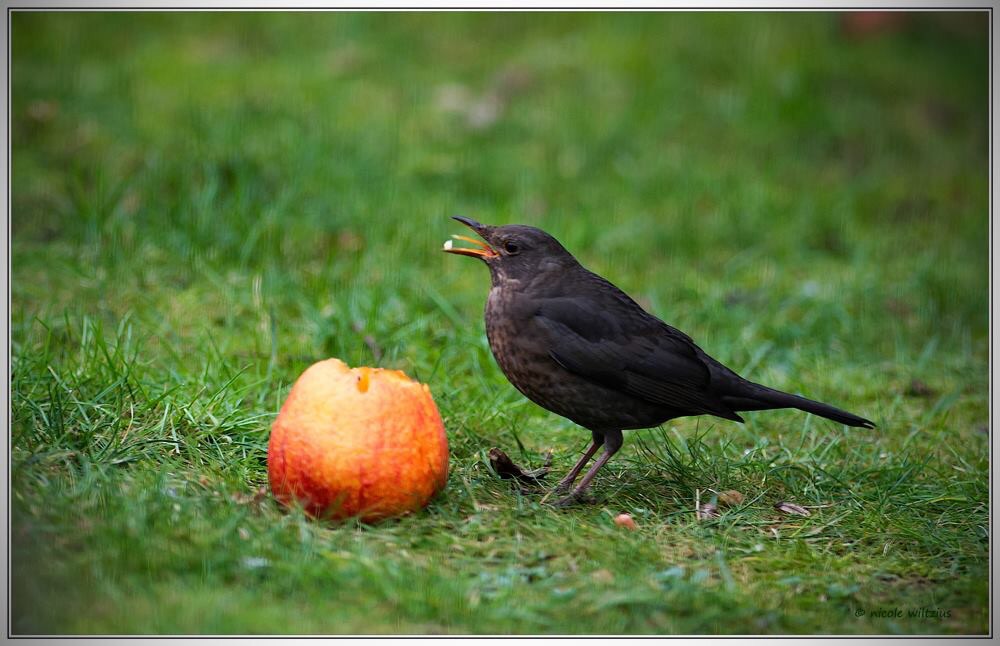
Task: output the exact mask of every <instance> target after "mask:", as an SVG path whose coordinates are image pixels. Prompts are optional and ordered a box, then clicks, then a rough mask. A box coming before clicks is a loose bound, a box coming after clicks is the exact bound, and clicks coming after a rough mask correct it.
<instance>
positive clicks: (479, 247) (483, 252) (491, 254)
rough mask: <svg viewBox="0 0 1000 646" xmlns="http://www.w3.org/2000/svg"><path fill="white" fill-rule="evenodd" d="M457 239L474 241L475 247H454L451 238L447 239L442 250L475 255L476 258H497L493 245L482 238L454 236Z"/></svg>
mask: <svg viewBox="0 0 1000 646" xmlns="http://www.w3.org/2000/svg"><path fill="white" fill-rule="evenodd" d="M452 238H454V239H455V240H462V241H464V242H469V243H472V244H474V245H476V246H475V248H469V247H454V246H452V245H453V243H452V241H451V240H445V242H444V248H443V249H442V251H444V252H446V253H454V254H458V255H460V256H474V257H476V258H496V257H497V256H498V255H500V254H498V253H497V252H496V251H495V250H494V249H493V247H491V246H489V245H488V244H486V243H485V242H483V241H481V240H476V239H475V238H470V237H469V236H458V235H454V236H452Z"/></svg>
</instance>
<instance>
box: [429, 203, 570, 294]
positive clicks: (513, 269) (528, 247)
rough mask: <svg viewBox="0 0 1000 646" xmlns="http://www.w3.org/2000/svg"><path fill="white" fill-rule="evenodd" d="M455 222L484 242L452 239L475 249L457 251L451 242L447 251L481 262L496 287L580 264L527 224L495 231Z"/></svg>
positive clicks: (469, 221)
mask: <svg viewBox="0 0 1000 646" xmlns="http://www.w3.org/2000/svg"><path fill="white" fill-rule="evenodd" d="M454 219H455V220H458V221H459V222H461V223H462V224H464V225H465V226H467V227H469V228H470V229H472V230H473V231H475V232H476V233H477V234H479V237H481V238H482V239H483V240H485V242H480V241H479V240H476V239H475V238H469V237H466V236H452V238H454V239H456V240H464V241H465V242H470V243H472V244H474V245H476V246H475V247H472V248H470V247H455V246H452V245H453V243H452V241H451V240H448V241H447V242H445V243H444V251H446V252H448V253H454V254H459V255H462V256H473V257H476V258H479V259H480V260H482V261H483V262H485V263H486V266H487V267H489V268H490V276H491V278H492V279H493V283H494V284H496V283H497V282H498V281H500V280H530V279H531V278H533V277H535V276H537V275H538V274H542V273H546V272H548V271H553V270H562V269H567V268H569V267H572V266H575V265H577V264H579V263H577V261H576V259H575V258H574V257H573V256H572V254H570V252H568V251H566V249H565V247H563V246H562V245H561V244H559V241H558V240H556V239H555V238H553V237H552V236H550V235H549V234H547V233H545V232H544V231H542V230H541V229H536V228H535V227H529V226H527V225H524V224H507V225H504V226H498V227H496V226H490V225H488V224H480V223H479V222H476V221H475V220H473V219H471V218H465V217H461V216H455V217H454Z"/></svg>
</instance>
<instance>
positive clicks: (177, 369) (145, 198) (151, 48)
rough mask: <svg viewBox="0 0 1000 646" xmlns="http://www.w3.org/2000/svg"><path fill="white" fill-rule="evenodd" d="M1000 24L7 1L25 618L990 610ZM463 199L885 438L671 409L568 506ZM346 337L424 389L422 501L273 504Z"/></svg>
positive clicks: (796, 418)
mask: <svg viewBox="0 0 1000 646" xmlns="http://www.w3.org/2000/svg"><path fill="white" fill-rule="evenodd" d="M988 16H989V14H987V13H985V12H980V13H961V12H950V13H937V14H931V13H927V14H893V15H892V16H889V17H886V16H884V15H881V16H880V15H874V17H873V14H867V15H862V16H860V17H859V16H858V15H844V14H827V13H813V12H805V13H673V12H668V13H604V14H595V13H585V12H581V13H433V12H432V13H182V12H178V13H101V12H94V13H64V12H44V13H42V12H38V13H35V12H23V11H16V12H14V13H13V14H12V17H11V52H12V60H11V74H12V77H11V87H12V97H11V111H12V112H11V125H12V168H11V179H12V194H11V204H12V211H11V220H12V221H11V225H12V231H13V240H12V245H11V255H12V268H13V276H12V285H11V289H12V321H11V335H12V341H13V368H12V375H11V379H12V400H11V408H12V422H13V424H12V464H11V468H12V482H11V484H12V505H13V510H12V511H13V516H12V521H13V528H12V529H13V532H12V534H13V537H14V544H13V564H14V572H13V575H14V587H13V593H14V596H13V611H12V620H13V631H14V632H15V633H39V632H40V633H61V632H82V633H86V632H98V633H164V632H165V633H197V632H213V633H232V632H236V633H243V632H264V633H289V632H290V633H303V632H327V633H338V632H366V633H367V632H381V633H397V632H416V633H424V632H456V633H508V632H514V633H569V632H590V633H609V632H610V633H618V632H628V633H633V632H634V633H640V632H647V633H674V632H681V633H715V632H719V633H748V632H750V633H756V632H796V633H812V632H846V633H887V632H888V633H895V632H900V633H922V632H923V633H928V632H930V633H942V632H948V633H950V632H973V633H976V632H978V633H981V632H985V631H986V628H987V623H986V620H987V616H988V615H987V607H986V604H987V572H986V567H987V556H988V538H989V537H988V533H987V528H986V526H987V522H988V490H987V485H988V462H987V458H988V456H987V450H988V435H987V434H988V429H987V428H986V425H987V423H988V411H987V383H988V382H987V365H988V336H987V335H988V302H989V299H988V278H987V269H988V237H987V233H988V218H989V212H988V206H989V201H988V197H989V196H988V186H989V184H988V182H989V175H988V164H989V157H988V126H989V113H988V106H989V102H988V100H989V78H988V72H989V60H988V55H989V41H988V22H987V20H988ZM454 214H463V215H468V216H471V217H474V218H476V219H478V220H480V221H483V222H487V223H492V224H500V223H511V222H519V223H526V224H533V225H536V226H540V227H542V228H544V229H546V230H547V231H549V232H550V233H552V234H553V235H555V236H556V237H557V238H559V239H560V240H561V241H562V242H563V244H564V245H565V246H566V247H567V248H568V249H570V251H571V252H573V253H574V254H575V255H576V256H577V257H578V258H579V259H580V260H581V262H583V263H584V264H585V265H586V266H588V267H589V268H590V269H592V270H594V271H596V272H598V273H601V274H602V275H604V276H606V277H608V278H609V279H610V280H612V281H613V282H615V283H616V284H617V285H618V286H620V287H622V288H623V289H624V290H625V291H627V292H629V293H630V294H632V295H633V296H634V297H635V298H636V299H637V300H638V301H639V302H640V303H642V304H643V305H644V306H646V307H647V308H648V309H650V310H651V311H652V312H653V313H655V314H657V315H658V316H660V317H661V318H663V319H664V320H666V321H667V322H669V323H671V324H672V325H675V326H676V327H679V328H680V329H682V330H684V331H686V332H687V333H689V334H690V335H691V336H693V337H694V338H695V340H696V341H697V342H698V343H699V344H700V345H701V346H702V347H703V348H704V349H705V350H707V351H708V352H709V353H711V354H712V355H714V356H716V357H717V358H719V359H720V360H722V361H723V362H724V363H727V364H728V365H730V366H732V367H733V368H734V369H736V370H738V371H740V372H741V373H743V374H744V375H745V376H747V377H749V378H751V379H754V380H756V381H761V382H763V383H767V384H769V385H772V386H775V387H778V388H781V389H784V390H792V391H796V392H801V393H803V394H806V395H808V396H811V397H815V398H817V399H822V400H825V401H830V402H831V403H834V404H836V405H839V406H842V407H844V408H847V409H849V410H851V411H853V412H856V413H858V414H861V415H863V416H865V417H868V418H871V419H874V420H875V421H876V423H877V424H878V425H879V428H878V429H877V430H876V431H873V432H867V431H865V432H862V431H858V430H850V431H847V430H845V429H843V428H840V427H839V426H836V425H833V424H830V423H827V422H824V421H820V420H816V419H809V418H807V417H806V416H804V415H802V414H798V413H759V414H755V415H751V416H749V417H750V419H749V420H748V423H747V424H746V425H744V426H740V425H735V424H731V423H728V422H722V421H719V420H711V419H700V420H698V419H681V420H674V421H672V422H670V423H669V424H668V425H667V426H666V427H665V428H663V429H660V430H654V431H649V432H637V433H632V434H628V435H627V436H626V448H625V450H624V451H623V452H622V454H620V456H619V457H617V458H616V461H615V463H614V464H615V465H616V468H615V469H613V470H609V471H608V472H607V473H603V474H602V478H599V479H598V481H597V489H598V490H600V491H602V492H603V495H604V496H605V497H604V498H602V500H601V502H599V503H598V504H596V505H594V506H590V507H587V508H583V509H577V510H573V511H572V512H561V511H555V510H552V509H550V508H548V507H546V506H544V505H540V504H539V499H538V497H537V496H534V497H533V496H530V495H524V494H522V493H520V492H518V491H516V490H513V489H512V488H511V487H510V486H509V485H508V483H506V482H501V481H499V480H497V479H496V477H495V476H494V475H493V474H492V473H491V472H490V470H489V467H488V464H487V462H486V461H485V460H484V452H485V450H486V449H488V448H489V447H490V446H502V447H505V448H506V449H507V450H508V452H510V453H511V454H512V456H514V457H515V459H517V460H519V461H525V462H529V463H530V462H533V461H535V460H538V459H539V457H540V455H541V453H542V452H543V451H544V449H546V448H547V447H550V446H551V447H554V448H555V449H556V467H557V469H559V470H563V469H566V468H568V467H569V465H571V464H572V463H573V462H574V461H575V458H576V456H577V454H578V453H579V452H580V451H582V450H583V448H584V447H585V444H586V442H587V439H588V437H589V434H588V433H586V431H583V430H582V429H580V428H578V427H575V426H574V425H572V424H571V423H570V422H568V421H566V420H562V419H560V418H557V417H555V416H554V415H550V414H547V413H545V412H544V411H542V410H541V409H539V408H537V407H535V406H534V405H532V404H530V403H527V402H525V401H524V400H523V398H521V397H520V396H519V395H518V394H517V392H516V391H515V390H514V389H513V388H512V387H511V386H510V385H509V384H507V382H506V381H505V380H504V378H503V376H502V375H501V374H500V372H499V370H498V369H497V368H496V366H495V365H494V363H493V360H492V358H491V357H490V355H489V349H488V347H487V345H486V342H485V338H484V335H483V329H482V321H481V308H482V304H483V301H484V299H485V296H486V292H487V286H488V277H487V273H486V271H485V269H483V268H482V267H480V266H477V263H474V262H473V261H471V260H468V259H463V258H455V257H452V256H447V255H445V254H442V253H440V252H439V249H440V245H441V243H442V242H443V241H444V240H445V239H446V238H447V236H448V235H449V234H452V233H460V232H462V227H461V226H460V225H458V224H457V223H455V222H453V221H451V220H449V218H448V216H450V215H454ZM327 356H337V357H340V358H342V359H343V360H345V361H347V362H348V363H350V364H352V365H361V364H366V365H382V366H388V367H393V368H400V369H403V370H405V371H407V372H408V373H409V374H410V375H412V376H414V377H416V378H419V379H421V380H423V381H426V382H427V383H429V385H430V386H431V389H432V391H433V392H434V396H435V398H436V400H437V403H438V406H439V408H440V409H441V413H442V416H443V417H444V420H445V424H446V426H447V428H448V432H449V440H450V442H451V450H452V475H451V478H450V481H449V486H448V488H447V489H446V490H445V491H444V492H443V493H442V495H441V496H439V498H438V499H437V500H436V501H435V502H434V503H432V505H431V507H430V508H429V509H428V510H427V511H425V512H422V513H421V514H417V515H414V516H411V517H408V518H405V519H401V520H399V521H393V522H391V523H385V524H382V525H379V526H378V527H374V528H372V527H365V526H361V525H358V524H352V525H350V526H340V527H334V526H323V525H320V524H316V523H310V522H308V521H307V520H305V519H304V518H302V517H301V516H300V515H298V514H295V513H286V512H284V511H282V510H280V509H279V508H277V506H275V505H274V504H273V503H272V502H271V501H270V500H269V499H268V497H267V496H266V495H263V496H262V495H258V494H255V493H254V492H255V491H256V490H257V487H259V486H261V485H264V484H266V462H265V460H266V443H267V434H268V428H269V424H270V421H271V419H272V418H273V415H274V414H275V413H276V411H277V409H278V407H279V406H280V403H281V401H282V400H283V398H284V396H285V394H287V390H288V387H289V386H290V384H291V383H292V382H293V381H294V379H295V378H296V377H297V375H298V374H300V373H301V371H302V370H304V369H305V367H307V366H308V365H309V364H310V363H312V362H313V361H315V360H318V359H321V358H324V357H327ZM730 488H736V489H740V490H742V491H744V492H746V493H748V494H753V496H752V500H751V501H749V502H748V503H747V504H745V505H744V506H742V507H741V508H739V509H735V510H731V511H728V512H727V513H726V514H725V515H724V516H723V518H722V519H720V520H719V521H718V522H717V523H711V524H709V525H706V524H705V523H699V522H698V521H697V520H696V519H695V518H694V514H693V513H691V511H690V510H691V509H692V505H693V501H694V498H695V496H696V495H698V496H705V495H707V496H712V495H714V494H713V492H717V491H722V490H724V489H730ZM782 498H785V499H794V500H795V501H797V502H798V503H800V504H810V505H813V506H814V507H815V512H814V514H813V516H811V517H809V518H808V519H801V518H794V519H789V518H786V517H781V516H780V515H779V514H777V513H776V512H775V511H774V509H773V507H772V504H773V503H774V502H775V501H777V500H780V499H782ZM620 511H630V513H633V514H634V515H635V516H636V518H637V520H638V522H639V524H640V531H639V532H636V533H623V532H622V531H621V530H620V529H619V528H616V527H615V526H614V525H613V524H611V522H610V518H611V517H612V516H613V515H614V514H615V513H618V512H620ZM897 605H898V606H901V607H905V608H910V607H914V608H919V607H931V608H938V609H946V610H948V613H947V616H944V615H943V613H942V615H941V617H938V618H932V619H929V620H928V619H919V620H916V619H907V618H905V617H904V618H902V619H877V618H870V617H869V618H868V619H865V620H862V619H859V618H858V615H856V610H858V609H862V610H867V611H870V610H872V609H877V608H878V607H881V606H884V607H893V606H897Z"/></svg>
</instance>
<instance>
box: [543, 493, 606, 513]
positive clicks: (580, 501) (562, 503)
mask: <svg viewBox="0 0 1000 646" xmlns="http://www.w3.org/2000/svg"><path fill="white" fill-rule="evenodd" d="M595 502H597V499H596V498H594V497H593V496H591V495H589V494H586V493H584V492H582V491H574V492H573V493H571V494H569V495H568V496H563V497H562V498H560V499H558V500H556V501H555V502H553V503H552V506H553V507H558V508H560V509H565V508H566V507H574V506H576V505H591V504H593V503H595Z"/></svg>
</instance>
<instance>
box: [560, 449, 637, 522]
mask: <svg viewBox="0 0 1000 646" xmlns="http://www.w3.org/2000/svg"><path fill="white" fill-rule="evenodd" d="M595 448H596V447H595ZM620 448H622V432H621V431H607V432H606V433H604V453H602V454H601V457H599V458H597V462H595V463H594V466H592V467H590V471H587V474H586V475H585V476H583V480H581V481H580V484H579V485H577V487H576V489H574V490H573V493H571V494H569V495H568V496H566V497H565V498H560V499H559V500H557V501H556V503H555V504H556V506H557V507H567V506H569V505H572V504H574V503H576V502H579V501H580V499H581V498H582V497H583V492H584V491H586V490H587V487H589V486H590V481H591V480H593V479H594V476H596V475H597V472H598V471H600V470H601V467H603V466H604V465H605V464H607V463H608V460H610V459H611V456H613V455H614V454H615V453H617V452H618V449H620Z"/></svg>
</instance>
